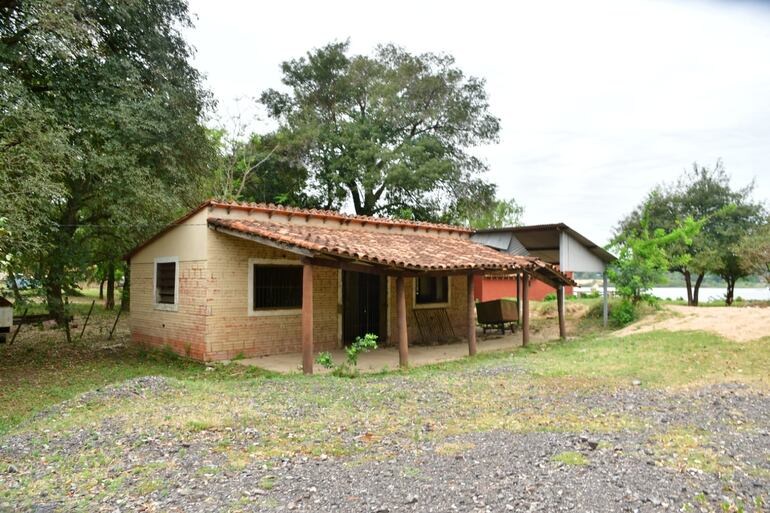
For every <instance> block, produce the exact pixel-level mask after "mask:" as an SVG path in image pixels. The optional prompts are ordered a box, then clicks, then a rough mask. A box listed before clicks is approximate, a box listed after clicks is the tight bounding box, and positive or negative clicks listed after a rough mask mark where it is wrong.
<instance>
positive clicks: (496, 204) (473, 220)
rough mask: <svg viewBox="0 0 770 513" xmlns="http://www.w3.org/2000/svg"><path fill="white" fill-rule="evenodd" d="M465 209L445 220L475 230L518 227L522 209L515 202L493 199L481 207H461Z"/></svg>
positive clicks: (512, 200)
mask: <svg viewBox="0 0 770 513" xmlns="http://www.w3.org/2000/svg"><path fill="white" fill-rule="evenodd" d="M461 206H463V207H465V208H464V210H463V211H462V213H461V215H459V216H457V217H455V218H453V219H447V221H448V222H451V223H455V224H461V225H464V226H468V227H470V228H473V229H475V230H483V229H487V228H504V227H507V226H519V225H520V224H521V216H522V214H523V213H524V207H522V206H521V205H519V204H518V203H516V200H515V199H513V198H511V199H509V200H504V199H495V200H493V201H492V202H491V204H489V203H483V204H481V205H467V206H465V205H463V204H462V203H461Z"/></svg>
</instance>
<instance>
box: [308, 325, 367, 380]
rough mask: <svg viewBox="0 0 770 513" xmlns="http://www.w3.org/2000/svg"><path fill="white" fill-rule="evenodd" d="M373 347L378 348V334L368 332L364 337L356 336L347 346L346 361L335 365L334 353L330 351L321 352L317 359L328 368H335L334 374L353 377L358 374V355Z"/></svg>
mask: <svg viewBox="0 0 770 513" xmlns="http://www.w3.org/2000/svg"><path fill="white" fill-rule="evenodd" d="M372 349H377V335H375V334H374V333H367V334H366V335H364V336H363V337H356V340H355V341H354V342H353V343H352V344H350V346H348V347H346V348H345V358H346V361H344V362H343V363H341V364H339V365H335V364H334V360H333V358H332V355H331V353H330V352H328V351H324V352H323V353H319V354H318V356H316V359H315V361H316V363H318V364H319V365H321V366H323V367H326V368H327V369H333V370H332V375H334V376H338V377H346V378H353V377H355V376H357V375H358V369H357V366H358V355H359V354H360V353H365V352H367V351H370V350H372Z"/></svg>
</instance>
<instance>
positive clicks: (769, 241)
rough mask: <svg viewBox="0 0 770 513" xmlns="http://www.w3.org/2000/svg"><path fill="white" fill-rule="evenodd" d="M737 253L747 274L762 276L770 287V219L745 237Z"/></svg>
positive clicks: (738, 246)
mask: <svg viewBox="0 0 770 513" xmlns="http://www.w3.org/2000/svg"><path fill="white" fill-rule="evenodd" d="M735 253H736V254H737V256H738V258H739V261H740V263H741V265H742V266H743V268H744V270H745V271H746V272H747V273H749V274H758V275H760V276H762V277H763V278H764V279H765V281H766V282H767V284H768V286H770V219H768V220H767V222H766V223H765V224H764V225H762V226H760V227H758V228H757V229H755V230H754V231H752V232H751V233H749V234H747V235H745V236H744V237H743V239H741V241H740V242H739V243H738V245H737V246H736V248H735Z"/></svg>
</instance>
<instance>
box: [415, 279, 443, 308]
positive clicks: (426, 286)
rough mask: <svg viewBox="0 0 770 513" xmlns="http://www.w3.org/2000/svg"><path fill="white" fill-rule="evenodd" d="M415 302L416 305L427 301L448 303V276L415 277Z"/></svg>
mask: <svg viewBox="0 0 770 513" xmlns="http://www.w3.org/2000/svg"><path fill="white" fill-rule="evenodd" d="M415 302H416V303H417V304H418V305H421V304H429V303H448V302H449V277H448V276H422V277H420V278H417V296H416V299H415Z"/></svg>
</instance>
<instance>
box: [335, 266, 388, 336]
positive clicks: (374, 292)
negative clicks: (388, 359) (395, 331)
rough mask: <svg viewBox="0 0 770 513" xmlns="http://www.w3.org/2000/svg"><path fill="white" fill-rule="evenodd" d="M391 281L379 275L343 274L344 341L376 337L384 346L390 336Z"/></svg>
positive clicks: (344, 272) (345, 272) (349, 272)
mask: <svg viewBox="0 0 770 513" xmlns="http://www.w3.org/2000/svg"><path fill="white" fill-rule="evenodd" d="M387 296H388V295H387V278H386V277H385V276H379V275H376V274H365V273H356V272H351V271H343V272H342V339H343V342H344V343H345V344H350V343H351V342H353V341H354V340H355V339H356V337H362V336H364V335H366V334H367V333H374V334H375V335H377V337H378V342H379V343H380V344H383V343H384V342H385V339H386V336H387V319H388V313H387V312H388V307H387Z"/></svg>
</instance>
